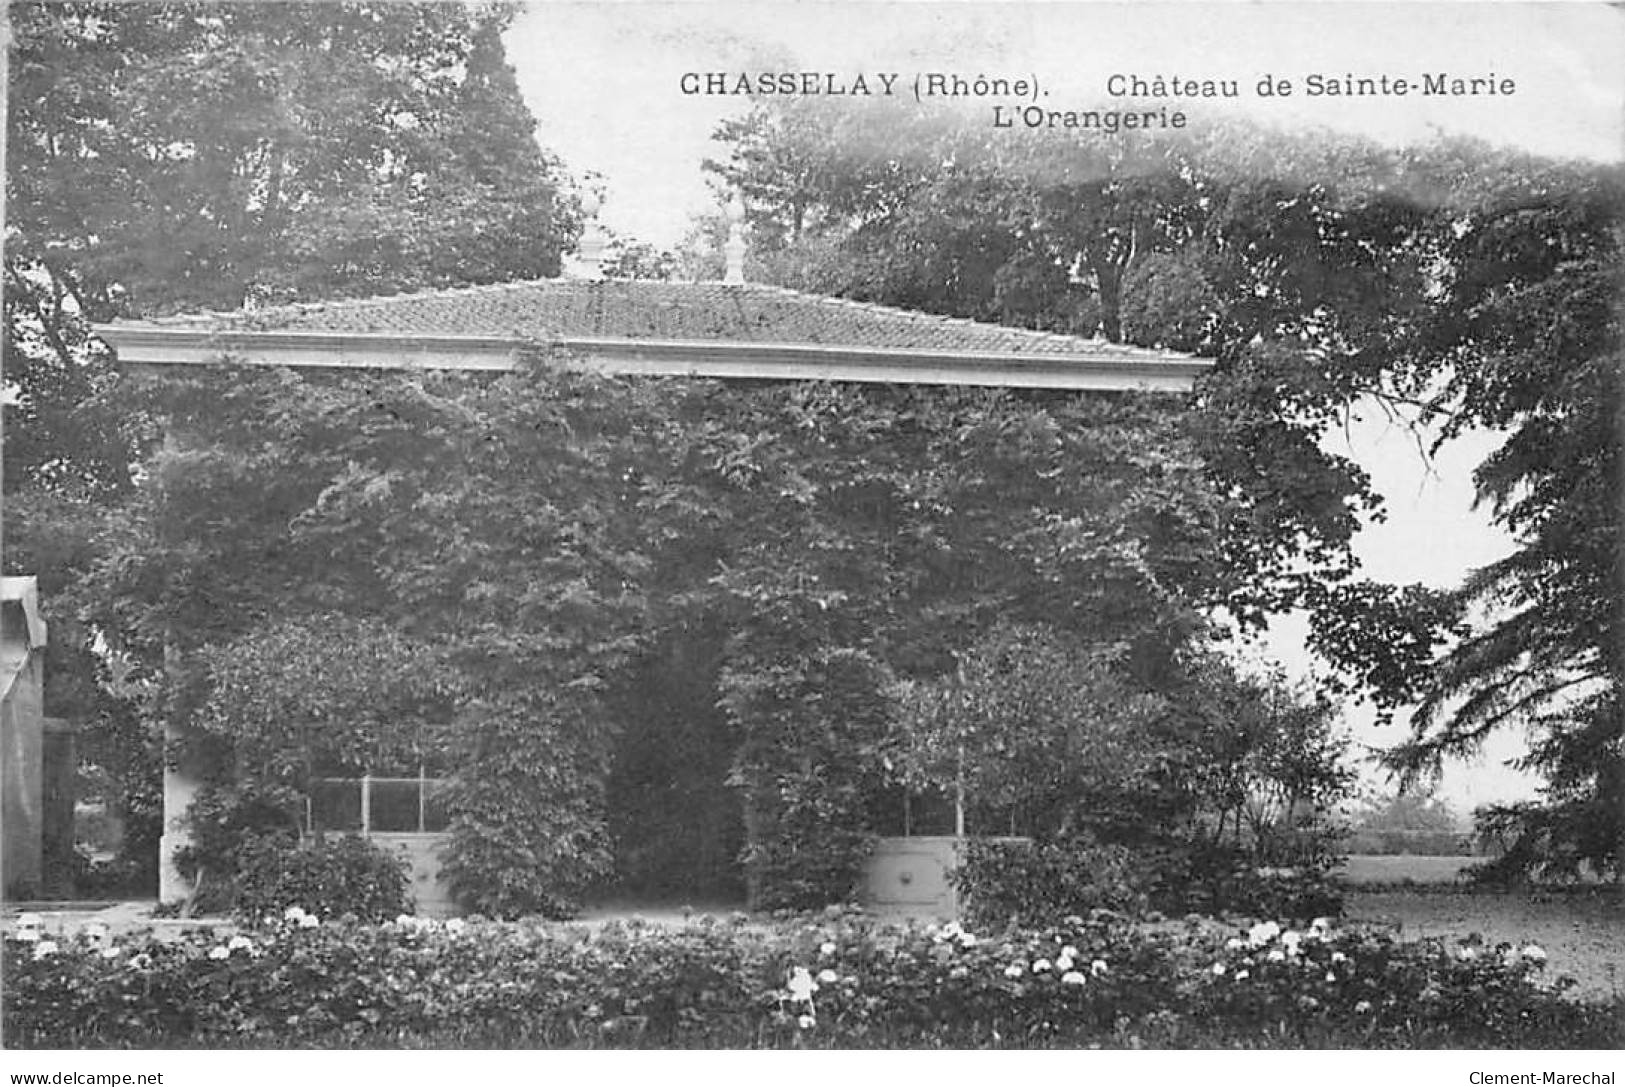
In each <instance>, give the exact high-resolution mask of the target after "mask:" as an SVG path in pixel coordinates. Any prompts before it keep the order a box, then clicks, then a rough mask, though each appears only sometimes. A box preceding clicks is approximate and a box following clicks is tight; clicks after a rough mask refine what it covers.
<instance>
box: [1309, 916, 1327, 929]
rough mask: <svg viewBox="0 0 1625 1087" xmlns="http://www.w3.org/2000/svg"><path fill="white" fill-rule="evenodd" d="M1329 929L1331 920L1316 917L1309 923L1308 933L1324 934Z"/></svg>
mask: <svg viewBox="0 0 1625 1087" xmlns="http://www.w3.org/2000/svg"><path fill="white" fill-rule="evenodd" d="M1331 927H1332V919H1331V918H1330V917H1317V918H1315V919H1314V920H1313V921H1311V922H1309V931H1311V932H1325V931H1326V930H1327V929H1329V928H1331Z"/></svg>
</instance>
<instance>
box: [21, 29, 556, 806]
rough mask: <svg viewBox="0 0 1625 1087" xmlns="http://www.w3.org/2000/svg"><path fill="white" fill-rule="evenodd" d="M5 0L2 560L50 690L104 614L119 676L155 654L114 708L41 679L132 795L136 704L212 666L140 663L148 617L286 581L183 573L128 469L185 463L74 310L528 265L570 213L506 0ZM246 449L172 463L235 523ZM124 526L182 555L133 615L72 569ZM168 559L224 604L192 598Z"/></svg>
mask: <svg viewBox="0 0 1625 1087" xmlns="http://www.w3.org/2000/svg"><path fill="white" fill-rule="evenodd" d="M10 10H11V27H12V31H13V34H14V36H15V50H14V61H13V64H12V66H11V69H10V72H11V85H10V86H9V87H8V88H7V92H8V101H9V103H10V109H9V111H8V132H7V136H8V144H7V147H8V157H7V163H6V167H7V176H6V184H7V198H8V212H9V213H10V214H9V217H8V223H7V226H8V236H7V238H6V246H5V276H6V314H5V316H6V327H5V343H4V351H5V358H4V369H5V373H6V375H7V378H8V380H9V381H11V382H14V383H15V384H16V386H17V395H18V400H19V403H18V407H17V408H16V410H15V411H14V412H12V413H11V414H10V415H9V417H8V420H7V426H6V429H5V450H4V460H5V466H6V473H5V481H4V482H5V490H6V504H7V513H8V518H7V522H8V523H7V528H8V532H7V544H8V548H7V555H6V563H7V569H8V572H30V573H32V572H38V573H39V574H40V575H41V577H42V581H41V587H42V590H43V594H44V598H45V601H46V608H47V610H48V612H49V616H50V621H51V623H52V626H53V634H54V635H55V636H54V637H53V639H52V647H51V653H52V659H51V676H52V683H53V687H54V688H55V689H56V691H57V693H58V694H60V693H61V692H62V691H63V690H64V689H65V688H73V689H74V690H76V691H88V690H94V689H96V688H97V686H98V682H99V681H98V675H99V673H100V670H101V669H102V664H101V663H100V659H99V658H98V656H97V655H96V654H95V653H92V652H90V651H89V646H90V641H91V639H92V638H94V636H95V635H96V634H97V633H98V632H100V633H102V634H103V635H105V637H106V638H107V639H109V640H110V641H111V642H113V643H115V644H116V645H117V646H118V647H120V648H121V650H123V651H125V652H127V653H128V654H129V656H128V658H127V659H126V663H128V664H129V666H130V667H131V668H133V669H134V670H135V675H136V677H137V679H136V680H133V681H132V683H133V684H134V686H132V685H131V684H123V685H122V686H121V689H123V690H125V691H126V692H128V691H131V690H135V689H138V688H139V684H140V682H141V681H143V680H152V681H153V682H154V683H156V684H157V686H158V687H159V688H160V689H161V690H162V691H164V692H165V694H164V697H163V698H159V699H156V700H153V701H150V702H143V703H141V704H140V705H131V704H128V702H127V700H120V699H113V701H115V702H124V703H125V704H123V705H122V707H114V706H108V707H103V709H104V710H105V711H106V712H103V710H96V709H94V708H93V707H94V706H95V705H98V704H99V703H98V702H97V700H96V699H95V698H79V699H78V701H77V702H74V703H72V704H69V703H64V702H62V701H61V700H60V698H57V699H54V712H71V713H73V714H74V715H75V716H83V717H86V718H89V719H90V720H92V721H93V722H99V723H95V724H93V726H92V728H91V729H90V730H89V731H88V732H87V733H86V734H85V736H86V738H87V741H88V742H89V747H90V748H92V749H95V750H97V751H98V752H100V754H98V756H97V757H98V758H111V759H112V760H113V761H114V762H115V763H116V764H117V765H118V766H119V769H118V770H117V771H116V772H114V773H113V775H112V776H113V777H114V778H115V779H117V780H122V781H123V782H124V785H125V788H126V789H127V790H128V791H129V793H130V795H131V796H140V797H149V798H150V796H151V795H152V793H153V791H154V789H155V777H154V775H155V774H156V771H157V767H158V765H159V757H158V754H157V753H156V752H155V751H154V748H155V747H156V743H155V741H153V739H152V737H151V736H150V735H149V736H147V737H146V742H145V743H143V744H135V743H133V742H132V736H133V733H132V732H131V730H130V729H129V728H128V727H127V725H128V722H129V720H130V719H131V715H132V714H133V713H135V712H137V711H139V712H140V713H142V714H145V715H146V718H145V720H146V725H147V727H148V729H149V730H151V729H156V728H157V727H158V723H159V722H160V721H161V720H163V719H164V718H165V717H167V716H169V715H170V713H171V712H172V711H174V712H182V713H183V715H184V713H189V712H191V709H192V708H195V707H193V706H192V705H191V703H190V702H187V701H186V699H185V698H183V699H182V700H181V702H179V703H174V704H171V702H170V701H169V698H170V696H172V695H174V696H178V694H179V693H180V692H186V698H191V697H192V696H194V695H196V696H200V697H201V694H202V691H203V689H204V687H203V686H201V685H200V681H199V680H198V675H197V674H188V675H186V676H182V677H177V681H178V682H177V683H174V684H172V683H169V682H167V681H162V682H161V681H157V680H153V675H154V674H155V673H156V672H157V671H158V670H159V669H161V668H162V664H161V658H162V654H163V647H162V644H161V643H162V642H163V641H164V638H165V633H164V632H165V631H169V632H174V631H177V630H184V629H185V624H186V622H187V621H188V620H190V619H199V620H201V621H203V622H204V624H205V625H204V627H203V628H200V630H199V631H198V636H197V638H195V639H191V640H189V639H188V638H187V637H186V636H184V635H183V636H181V637H180V639H179V640H180V642H182V643H187V644H180V645H177V646H176V647H175V648H177V649H179V650H182V651H183V654H184V652H185V651H189V650H190V649H192V648H195V646H196V644H197V643H198V642H199V641H202V640H207V639H211V638H213V639H217V640H224V639H229V638H230V637H233V636H236V635H238V634H241V633H242V632H243V631H244V630H245V629H247V628H248V627H251V626H252V625H253V624H254V623H255V622H256V621H258V620H260V619H262V618H263V617H264V616H266V615H267V614H271V613H274V612H275V610H276V609H277V608H278V607H279V606H282V605H283V604H286V602H287V600H288V598H289V597H288V585H286V584H283V585H269V584H260V585H256V586H247V585H246V584H244V582H245V581H247V580H252V579H243V578H242V576H241V575H242V571H243V569H244V568H243V567H236V568H232V567H231V566H230V565H229V560H227V561H228V565H226V566H223V567H219V568H217V570H216V572H215V573H210V574H207V575H201V572H202V570H203V568H204V565H206V564H200V563H199V562H197V561H196V559H197V555H196V554H195V553H193V552H189V551H188V549H187V548H186V546H185V545H184V543H183V542H182V541H180V540H179V539H178V538H176V537H172V536H166V529H165V528H164V527H163V526H161V525H160V524H158V523H157V522H155V521H154V519H153V518H154V516H155V515H156V514H158V513H159V512H160V511H161V510H163V509H164V508H166V507H164V506H163V504H162V503H161V502H159V503H157V504H156V505H155V496H154V494H153V490H152V488H150V487H149V488H147V489H145V490H143V489H142V488H141V487H138V486H137V485H136V477H137V476H138V475H139V474H140V473H142V472H153V471H155V472H157V473H158V474H159V476H160V478H163V479H166V480H169V481H179V480H181V479H183V478H187V477H188V473H187V472H186V471H185V470H184V468H182V469H176V468H175V459H174V458H173V457H169V458H167V459H166V455H165V454H163V453H162V452H159V453H157V454H156V455H154V449H155V446H156V440H157V432H158V427H157V425H156V423H155V422H153V421H152V420H150V419H148V418H147V417H145V416H144V415H142V414H141V412H140V411H139V410H136V409H135V408H134V407H133V405H134V404H136V403H138V402H140V401H141V397H140V396H139V395H138V394H136V393H135V392H133V391H132V390H131V388H130V385H129V383H128V382H126V381H122V380H121V379H120V378H119V377H118V375H116V374H115V373H113V371H112V370H111V369H110V367H109V364H108V358H107V354H106V351H105V348H103V346H102V345H100V344H99V343H97V342H96V341H95V340H94V339H93V338H92V337H91V336H90V334H89V328H88V323H89V322H90V321H97V320H106V319H109V318H111V317H114V316H119V315H128V314H139V315H156V314H166V313H174V312H178V311H196V310H200V309H235V308H236V307H238V306H240V305H245V304H247V305H254V304H258V303H262V302H274V301H289V300H299V299H318V298H329V297H338V296H346V295H370V294H380V293H388V292H393V291H398V290H404V289H410V288H417V287H430V286H446V285H454V284H464V283H482V282H492V281H498V280H506V279H512V278H522V277H534V276H541V275H548V274H552V273H554V272H556V271H557V269H558V262H559V253H560V252H561V250H562V249H564V248H565V247H567V246H568V245H569V244H570V241H571V238H572V237H573V235H574V233H575V231H576V229H577V226H578V224H577V219H578V213H577V211H576V207H575V201H574V197H573V195H572V192H571V188H572V182H571V181H570V179H569V178H568V176H567V175H566V174H565V173H564V171H563V169H562V167H561V166H560V164H559V163H558V162H557V161H556V160H555V159H553V158H552V157H551V156H550V155H549V154H547V153H546V152H544V151H542V150H541V149H540V148H538V146H537V145H536V143H535V140H534V131H533V130H534V127H535V124H534V121H533V119H532V118H531V117H530V115H529V112H528V110H527V109H526V107H525V105H524V103H523V101H522V99H521V98H520V95H519V91H518V88H517V85H516V83H515V81H514V77H513V73H512V71H511V69H510V68H509V66H508V64H507V62H506V59H505V57H504V55H503V50H502V43H501V37H500V35H501V31H502V29H503V28H504V27H505V26H506V24H507V22H508V20H509V18H510V17H511V15H512V8H511V7H509V6H508V5H503V4H479V5H465V4H438V3H431V4H393V3H390V4H370V3H344V4H329V3H292V4H284V3H244V4H229V5H218V4H215V5H207V4H190V3H143V4H115V3H62V4H58V3H15V4H12V5H11V9H10ZM171 452H173V451H171ZM137 466H139V467H137ZM193 467H198V465H196V464H194V465H193ZM242 467H243V466H242V465H241V464H238V465H236V466H233V465H230V464H227V463H222V462H215V463H214V464H213V465H212V466H211V468H212V469H218V470H221V471H222V472H223V473H224V475H223V476H219V477H213V478H210V476H209V472H207V471H205V472H203V473H202V474H201V476H198V475H193V476H190V477H189V478H188V481H187V483H185V484H183V486H190V485H201V486H202V487H203V489H204V490H205V491H207V492H208V493H210V494H211V495H213V496H214V497H216V498H218V499H219V500H220V501H221V502H222V505H221V506H220V515H221V516H223V517H224V516H236V517H237V518H238V521H237V523H238V524H239V525H242V526H245V527H246V526H249V525H252V524H253V523H254V518H253V516H252V515H251V513H250V511H249V510H248V509H247V508H246V507H245V506H243V505H241V504H236V505H234V504H233V499H232V497H231V495H230V493H229V492H230V485H229V481H230V478H231V472H233V471H238V470H240V469H241V468H242ZM239 478H240V477H239ZM220 483H223V484H224V486H222V487H221V488H220V489H218V490H214V489H212V488H213V487H214V485H215V484H220ZM273 489H277V488H273ZM279 493H281V494H282V495H283V497H284V498H285V499H286V498H287V495H288V492H287V491H285V490H280V489H279ZM276 502H277V500H275V499H272V503H273V508H276ZM181 505H184V502H182V503H181ZM167 508H170V509H173V508H175V507H174V506H170V507H167ZM228 511H232V512H231V513H229V514H228ZM204 520H207V519H206V518H205V519H204ZM171 527H174V526H171ZM188 527H196V525H195V523H189V524H188ZM123 533H130V534H131V535H130V537H129V538H132V539H141V540H145V541H146V542H147V543H149V544H151V545H152V546H154V548H155V549H156V550H155V554H163V555H166V556H168V557H170V558H172V559H173V560H175V564H176V566H175V569H176V572H174V573H173V574H172V575H162V574H156V573H153V572H152V568H150V567H147V568H144V570H145V572H144V573H143V574H142V576H143V577H150V580H149V582H148V583H147V584H146V585H145V586H144V589H143V592H144V593H145V600H144V610H143V611H142V613H141V615H140V616H139V617H136V616H133V615H132V614H129V613H124V614H120V613H119V612H118V611H117V609H116V608H115V607H110V606H108V604H107V602H106V601H104V600H99V599H96V598H94V597H93V596H92V595H90V594H89V593H88V592H87V590H86V586H88V585H90V584H92V583H95V584H100V585H104V586H105V585H107V584H108V583H109V581H111V582H112V583H118V580H119V577H120V576H122V575H121V574H119V573H118V572H117V571H116V570H115V569H114V568H115V567H117V566H118V565H119V564H120V563H122V562H124V561H125V560H126V558H127V556H126V555H125V554H124V553H123V552H122V551H121V549H120V548H119V547H118V546H117V541H119V540H120V539H121V538H123V537H122V535H121V534H123ZM67 540H72V541H75V542H76V543H84V544H85V545H86V546H84V547H78V546H75V547H73V548H66V547H64V546H63V541H67ZM238 543H239V545H240V546H241V547H242V548H244V550H243V551H241V552H238V553H235V554H234V555H233V558H235V559H239V560H243V561H246V562H250V563H252V562H256V561H260V560H261V558H262V556H261V554H260V553H258V552H256V551H255V550H254V549H255V548H256V547H260V546H265V544H266V541H265V540H264V539H263V538H262V539H257V540H256V539H251V538H244V539H241V540H239V541H238ZM59 554H60V555H61V556H62V557H71V559H72V561H71V562H65V561H59V557H58V556H59ZM225 556H226V552H225V551H224V550H222V551H219V552H216V553H215V554H214V555H213V556H212V557H213V558H216V559H223V558H224V557H225ZM180 570H188V571H191V572H194V573H199V574H200V575H201V576H207V577H208V578H209V579H210V582H211V584H212V586H213V587H214V588H215V589H218V590H219V591H220V592H221V593H222V594H223V595H222V596H221V597H220V600H221V601H222V602H225V601H230V602H232V603H235V604H237V605H239V606H241V607H242V609H243V610H242V611H241V612H240V613H236V614H233V613H232V611H231V610H230V609H229V608H223V609H222V610H220V611H217V612H209V613H208V614H206V615H205V614H202V613H200V612H199V611H198V609H195V608H192V609H190V613H188V609H187V608H184V607H181V605H180V604H179V603H178V602H179V601H180V600H181V599H182V597H183V596H184V593H183V592H179V591H177V589H178V583H179V581H180V580H181V579H182V578H183V577H184V575H183V574H181V573H179V572H178V571H180ZM187 588H189V589H192V590H197V591H199V592H202V591H203V590H202V587H200V586H199V585H191V586H188V587H187ZM125 599H127V600H128V599H129V598H125ZM279 600H280V604H279V603H278V601H279ZM172 605H173V606H174V608H175V610H171V606H172ZM194 663H195V662H194ZM100 678H101V679H103V680H105V679H106V678H107V677H106V676H105V675H101V677H100ZM180 680H184V682H179V681H180ZM105 686H106V684H105V683H104V684H102V687H103V688H105ZM103 693H104V694H105V693H106V692H105V689H104V691H103ZM104 732H105V735H104V734H103V733H104ZM104 740H105V741H106V742H105V743H104V742H103V741H104ZM126 771H128V773H126ZM143 774H144V775H145V778H143V780H142V782H141V783H140V784H139V785H138V784H137V782H136V777H137V776H140V775H143ZM148 778H151V779H152V780H146V779H148Z"/></svg>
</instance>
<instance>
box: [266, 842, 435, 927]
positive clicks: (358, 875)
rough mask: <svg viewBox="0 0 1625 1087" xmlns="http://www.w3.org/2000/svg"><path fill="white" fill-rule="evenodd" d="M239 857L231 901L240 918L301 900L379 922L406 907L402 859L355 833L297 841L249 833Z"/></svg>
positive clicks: (316, 909) (320, 909) (324, 910)
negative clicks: (249, 835) (249, 837)
mask: <svg viewBox="0 0 1625 1087" xmlns="http://www.w3.org/2000/svg"><path fill="white" fill-rule="evenodd" d="M237 856H238V864H239V869H238V873H237V880H236V898H235V903H234V905H235V908H236V912H237V913H238V914H239V915H240V916H242V917H247V918H262V917H265V916H267V915H270V914H280V913H282V911H283V910H284V909H286V908H287V907H288V906H289V905H290V904H295V903H300V904H303V907H304V908H307V909H309V910H310V911H312V912H313V913H314V914H315V915H317V916H319V917H341V916H343V915H345V914H354V915H355V916H356V917H358V918H360V919H362V920H370V921H382V920H385V919H387V918H391V917H396V916H398V915H400V914H402V913H404V912H406V911H407V910H408V909H409V908H410V899H409V896H408V895H407V874H406V865H405V862H404V861H402V860H401V858H399V857H397V856H396V855H394V854H393V853H390V852H389V851H388V850H386V849H383V848H381V847H379V846H377V845H374V844H373V843H372V842H370V841H368V840H367V839H365V838H363V837H361V836H359V835H355V834H347V835H344V836H343V837H339V838H315V839H312V840H309V841H306V842H301V843H292V842H288V841H287V840H285V839H283V838H276V837H262V838H251V839H249V840H247V841H246V842H244V843H243V845H242V846H241V847H240V848H239V850H238V854H237Z"/></svg>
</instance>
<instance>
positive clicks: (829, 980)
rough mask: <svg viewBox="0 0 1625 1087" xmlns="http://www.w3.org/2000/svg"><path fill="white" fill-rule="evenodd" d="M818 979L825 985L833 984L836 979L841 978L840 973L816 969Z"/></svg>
mask: <svg viewBox="0 0 1625 1087" xmlns="http://www.w3.org/2000/svg"><path fill="white" fill-rule="evenodd" d="M818 980H819V981H821V982H823V983H824V984H825V985H834V984H835V983H836V982H837V981H840V980H841V978H840V975H838V974H837V973H835V971H833V970H820V971H818Z"/></svg>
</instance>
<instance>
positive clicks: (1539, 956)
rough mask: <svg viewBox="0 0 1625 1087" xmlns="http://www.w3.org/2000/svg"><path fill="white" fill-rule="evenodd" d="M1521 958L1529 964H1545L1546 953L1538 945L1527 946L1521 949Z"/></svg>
mask: <svg viewBox="0 0 1625 1087" xmlns="http://www.w3.org/2000/svg"><path fill="white" fill-rule="evenodd" d="M1523 957H1524V958H1526V959H1528V960H1529V961H1530V962H1545V961H1546V951H1545V949H1544V948H1542V947H1541V946H1540V945H1539V944H1527V945H1525V946H1524V949H1523Z"/></svg>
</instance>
